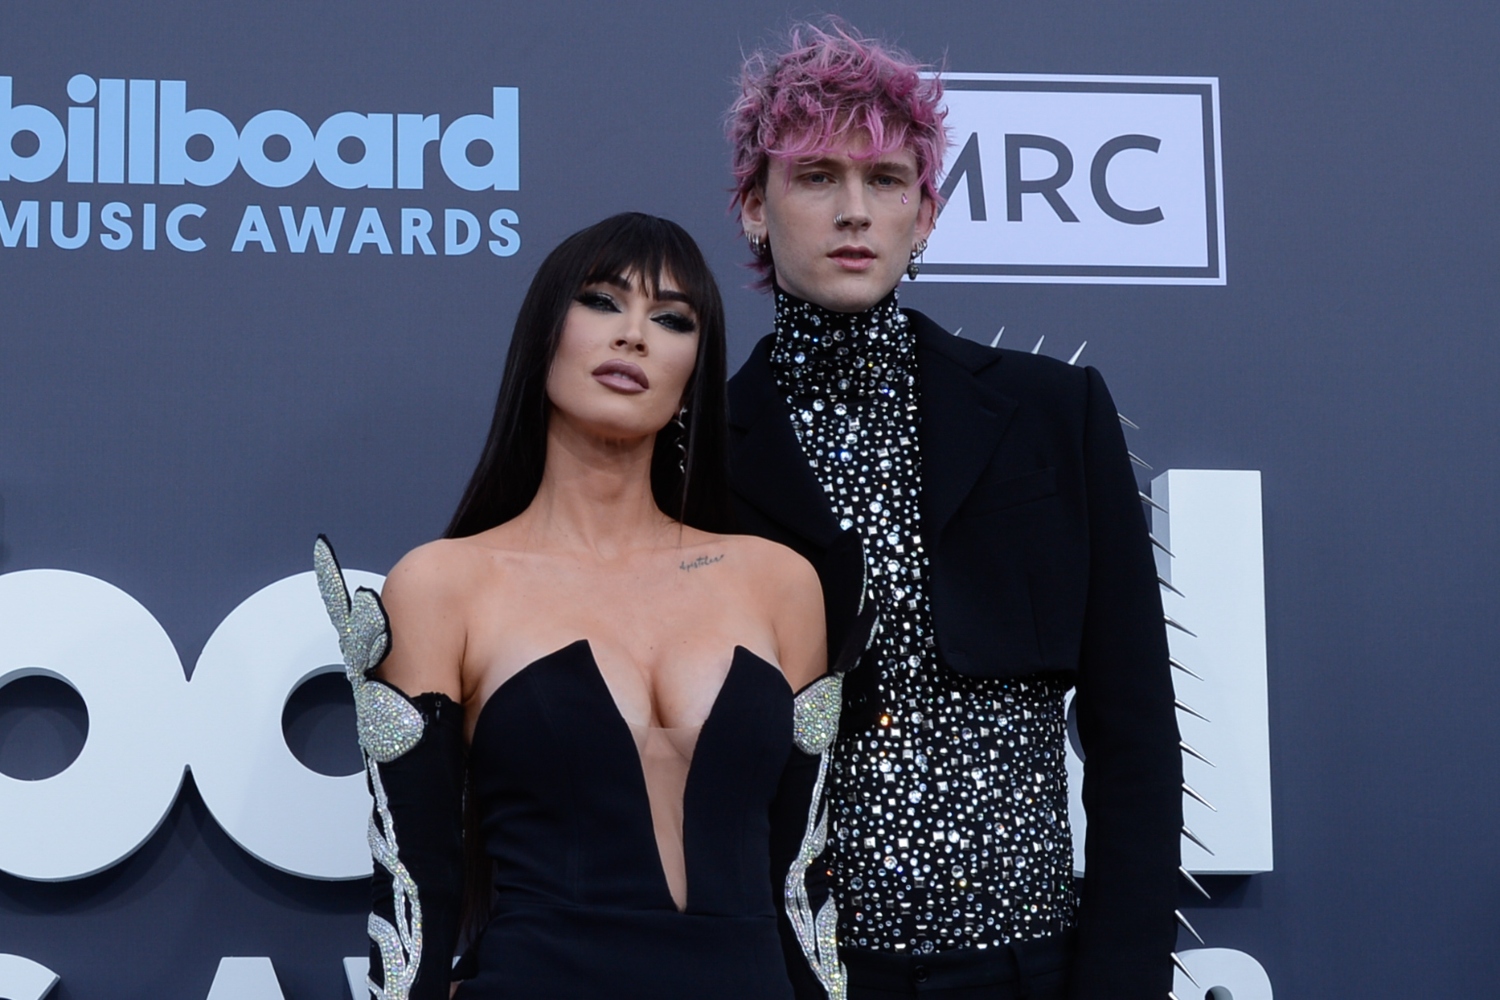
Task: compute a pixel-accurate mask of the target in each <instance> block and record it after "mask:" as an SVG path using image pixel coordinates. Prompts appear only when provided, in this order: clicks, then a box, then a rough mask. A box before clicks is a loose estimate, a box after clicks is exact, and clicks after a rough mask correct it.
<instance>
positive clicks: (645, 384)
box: [592, 358, 651, 393]
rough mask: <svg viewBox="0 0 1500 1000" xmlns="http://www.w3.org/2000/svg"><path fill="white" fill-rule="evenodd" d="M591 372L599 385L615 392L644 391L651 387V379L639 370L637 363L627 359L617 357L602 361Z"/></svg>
mask: <svg viewBox="0 0 1500 1000" xmlns="http://www.w3.org/2000/svg"><path fill="white" fill-rule="evenodd" d="M592 374H593V376H594V379H595V381H597V382H598V383H599V384H600V385H604V386H608V387H609V388H611V389H614V390H615V391H616V392H625V393H636V392H645V391H646V390H647V389H649V388H651V380H650V379H648V378H647V377H646V373H645V372H643V371H641V369H640V366H639V365H633V364H631V363H630V362H629V361H621V360H619V359H618V358H615V359H612V360H609V361H606V362H604V364H602V365H600V366H599V367H598V368H595V369H594V370H593V372H592Z"/></svg>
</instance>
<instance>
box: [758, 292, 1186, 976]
mask: <svg viewBox="0 0 1500 1000" xmlns="http://www.w3.org/2000/svg"><path fill="white" fill-rule="evenodd" d="M906 314H907V316H908V317H909V318H910V320H911V322H912V324H913V327H914V329H915V332H916V340H917V364H918V370H919V373H920V392H921V395H920V402H919V406H920V409H919V414H920V417H921V425H920V432H919V440H920V445H921V450H922V498H921V513H922V535H923V540H924V542H925V543H926V548H927V552H928V555H929V558H930V560H931V579H930V584H929V586H930V590H931V600H932V613H933V618H934V623H935V626H936V630H937V640H938V641H937V657H938V662H939V663H940V664H941V665H942V666H944V667H947V668H949V669H952V670H954V671H956V672H958V673H960V674H966V675H969V676H975V677H1024V676H1027V675H1032V674H1037V673H1042V672H1055V673H1059V674H1062V675H1065V676H1066V677H1067V678H1069V679H1070V680H1071V682H1072V683H1074V684H1075V685H1076V686H1077V692H1078V693H1077V696H1076V702H1075V708H1076V712H1077V724H1078V736H1079V742H1080V744H1081V746H1082V750H1083V754H1084V757H1085V760H1084V780H1083V802H1084V807H1085V809H1086V810H1087V814H1088V835H1087V839H1086V843H1085V847H1084V853H1085V864H1086V867H1087V877H1086V878H1085V880H1084V885H1083V893H1082V897H1081V900H1080V907H1079V924H1078V949H1077V952H1076V958H1075V960H1074V962H1073V966H1072V969H1071V972H1070V979H1069V994H1068V995H1069V997H1070V998H1073V1000H1085V998H1088V1000H1095V998H1097V1000H1136V998H1140V1000H1162V998H1163V997H1165V996H1166V994H1167V992H1168V990H1170V989H1171V986H1172V966H1171V960H1170V958H1169V953H1170V952H1171V950H1172V947H1173V944H1174V942H1175V940H1176V924H1175V920H1174V917H1173V915H1172V911H1173V909H1174V908H1175V906H1176V899H1177V881H1176V880H1177V866H1178V863H1179V857H1180V851H1181V849H1180V843H1179V836H1180V833H1179V831H1180V827H1181V825H1182V790H1181V783H1182V758H1181V754H1180V752H1179V749H1178V745H1177V741H1178V735H1177V719H1176V715H1175V710H1174V708H1173V689H1172V679H1171V671H1170V667H1169V666H1168V663H1167V641H1166V635H1165V630H1164V627H1163V619H1162V607H1161V592H1160V590H1159V589H1158V585H1157V582H1156V567H1155V563H1154V561H1153V558H1152V554H1151V543H1150V540H1149V538H1148V537H1147V528H1146V522H1145V516H1144V513H1143V510H1142V507H1141V503H1140V499H1139V497H1138V495H1137V488H1136V483H1135V475H1134V473H1133V472H1132V470H1131V468H1130V461H1129V459H1128V457H1127V454H1126V450H1125V439H1124V435H1123V433H1122V432H1121V429H1120V422H1119V418H1118V415H1117V413H1116V411H1115V407H1114V403H1113V401H1112V400H1111V399H1110V396H1109V391H1108V390H1107V389H1106V388H1105V387H1104V381H1103V379H1101V378H1100V376H1099V373H1098V372H1096V371H1095V370H1094V369H1092V368H1074V367H1071V366H1069V365H1066V364H1063V363H1061V362H1059V361H1056V360H1054V359H1051V358H1045V357H1040V356H1034V355H1030V354H1023V353H1020V352H1016V351H1008V350H995V349H991V348H987V347H983V346H981V345H979V344H975V343H973V342H971V341H967V340H963V339H961V338H958V337H954V336H951V335H949V334H948V333H947V332H946V331H944V330H943V329H942V328H941V327H939V326H938V325H937V324H936V323H934V322H932V320H930V319H928V318H927V317H926V316H923V315H922V314H921V313H919V312H915V311H913V310H906ZM770 342H771V338H770V337H766V338H765V339H764V340H762V341H761V342H760V343H759V344H757V345H756V347H755V350H754V352H753V353H752V354H751V356H750V359H749V360H748V361H747V362H746V363H745V365H744V367H743V368H741V369H740V371H739V373H738V374H736V375H735V377H734V378H733V379H731V380H730V384H729V406H730V421H729V422H730V439H729V440H730V444H729V454H730V479H731V484H732V486H733V489H734V492H735V500H736V514H737V516H738V518H739V527H740V530H742V531H746V532H749V533H753V534H757V535H761V536H763V537H766V538H770V539H772V540H774V541H777V542H781V543H782V544H785V545H787V546H790V547H791V548H793V549H795V550H796V551H797V552H799V553H801V554H802V555H803V556H804V557H806V558H807V559H808V560H809V561H810V562H811V563H812V564H813V566H814V567H815V568H816V569H817V571H818V575H819V577H820V578H821V580H822V583H823V589H824V595H825V601H826V606H827V614H828V628H829V635H828V642H829V648H830V649H839V648H841V646H842V645H843V640H844V637H845V636H846V634H847V633H848V631H849V629H850V626H851V624H852V622H853V619H854V614H855V611H856V609H857V608H858V606H859V596H860V591H861V590H862V588H863V581H864V561H863V556H862V551H861V548H860V544H859V540H858V538H857V536H856V535H855V534H854V533H853V532H852V531H849V532H846V531H841V530H840V529H839V526H838V523H837V522H836V521H835V520H834V517H833V514H832V512H831V510H830V507H829V503H828V499H827V496H826V495H825V494H824V492H823V489H822V487H821V486H820V485H819V484H818V481H817V478H816V476H815V474H814V472H813V470H812V469H811V467H810V466H809V465H808V461H807V458H806V456H805V455H804V454H803V452H802V448H801V446H800V444H799V443H798V442H797V439H796V436H795V434H794V433H793V430H792V425H791V420H790V415H789V413H788V411H787V406H786V401H785V399H784V397H783V396H782V394H781V392H780V391H779V390H778V389H777V387H776V384H775V380H774V378H773V376H772V372H771V365H770ZM875 680H876V671H875V670H873V669H868V668H867V669H862V670H856V671H854V673H853V674H851V675H850V679H849V681H848V682H847V683H846V691H847V692H848V695H847V698H846V704H845V725H846V727H848V728H852V727H862V726H864V725H867V724H868V723H869V721H870V714H871V713H872V712H873V711H875V710H877V709H878V706H877V705H876V704H875V702H874V698H873V693H874V689H875Z"/></svg>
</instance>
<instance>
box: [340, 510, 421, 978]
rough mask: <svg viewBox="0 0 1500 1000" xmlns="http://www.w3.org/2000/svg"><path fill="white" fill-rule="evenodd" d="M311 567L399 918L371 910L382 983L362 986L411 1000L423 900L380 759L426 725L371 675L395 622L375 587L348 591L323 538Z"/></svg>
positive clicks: (410, 743) (377, 852)
mask: <svg viewBox="0 0 1500 1000" xmlns="http://www.w3.org/2000/svg"><path fill="white" fill-rule="evenodd" d="M313 572H314V574H315V576H316V577H317V580H318V591H319V593H321V594H322V595H323V605H324V607H326V608H327V609H328V620H329V621H331V622H332V623H333V627H334V629H336V630H337V631H338V635H339V651H340V652H341V653H342V654H343V656H344V673H345V674H346V675H347V676H348V678H349V684H350V686H351V687H353V688H354V712H355V719H356V723H357V725H358V728H359V745H360V749H361V750H362V751H363V752H364V758H365V772H366V773H367V774H368V775H369V778H370V789H371V791H372V792H373V793H374V796H375V810H374V812H373V813H371V815H370V827H369V841H370V856H371V857H372V858H374V859H375V861H376V863H377V864H379V865H380V867H382V868H384V869H385V870H386V872H388V873H389V874H390V877H391V895H392V900H393V903H394V910H395V914H394V915H395V918H396V921H395V923H394V924H392V923H391V922H390V921H388V920H386V919H385V918H384V917H381V916H379V915H377V914H374V913H371V914H370V918H369V920H368V921H367V923H366V927H367V930H368V932H369V935H370V940H372V941H374V942H375V946H376V947H377V948H378V949H379V950H380V965H381V969H382V972H383V975H382V977H381V978H383V979H384V980H385V985H384V986H379V985H376V983H375V982H374V980H373V979H369V978H366V980H365V985H366V986H367V987H368V988H369V990H370V992H371V993H372V994H373V995H374V996H375V997H376V1000H407V997H408V996H410V994H411V988H412V984H413V983H414V982H415V981H416V978H417V970H418V969H419V968H421V965H422V903H421V900H420V899H419V898H418V896H417V883H416V880H415V879H414V878H412V876H411V872H410V871H408V870H407V868H406V865H404V864H402V863H401V855H400V850H399V848H398V845H397V843H396V821H395V820H394V819H393V818H392V817H391V807H390V801H389V799H387V797H386V793H385V783H384V782H383V781H381V779H380V767H379V765H380V764H389V763H390V762H391V761H393V760H396V759H397V758H398V757H400V756H401V755H402V754H404V753H406V752H407V751H409V750H410V749H411V748H412V747H414V746H416V745H417V744H418V743H420V742H421V740H422V733H423V730H424V729H425V728H426V723H425V722H424V721H423V719H422V713H421V712H420V711H418V710H417V707H416V706H415V705H413V704H412V703H411V701H410V700H409V699H408V698H407V697H406V696H405V695H403V694H402V693H401V692H400V691H397V690H396V689H395V688H393V687H391V686H390V685H388V684H383V683H381V682H379V681H372V680H369V679H368V677H367V676H366V675H367V674H368V673H369V672H370V671H371V670H374V669H375V668H376V667H378V666H379V665H380V661H381V660H383V659H385V654H386V650H388V649H389V648H390V642H391V629H390V622H389V620H388V619H387V618H386V616H385V609H384V608H382V607H381V606H380V600H379V598H378V597H377V596H376V595H375V592H374V591H373V590H370V589H369V588H367V587H360V588H359V589H358V590H357V591H355V593H354V596H353V597H352V598H351V597H350V596H349V588H348V586H347V585H346V584H345V582H344V574H343V572H342V571H341V570H340V569H339V563H338V559H337V557H335V556H334V554H333V548H332V547H331V546H330V545H329V544H328V541H327V540H326V539H324V538H319V539H318V541H317V542H316V544H314V546H313Z"/></svg>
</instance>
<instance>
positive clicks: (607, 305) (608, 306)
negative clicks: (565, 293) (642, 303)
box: [577, 291, 620, 312]
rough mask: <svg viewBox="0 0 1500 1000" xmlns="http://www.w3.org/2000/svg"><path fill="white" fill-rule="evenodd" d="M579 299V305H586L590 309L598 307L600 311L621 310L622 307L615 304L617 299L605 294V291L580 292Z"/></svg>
mask: <svg viewBox="0 0 1500 1000" xmlns="http://www.w3.org/2000/svg"><path fill="white" fill-rule="evenodd" d="M577 301H578V303H579V305H582V306H585V307H587V308H589V309H597V310H598V311H599V312H619V311H620V307H619V306H617V305H616V304H615V300H614V299H612V298H610V297H609V296H608V295H605V294H604V293H603V292H591V291H584V292H579V293H578V299H577Z"/></svg>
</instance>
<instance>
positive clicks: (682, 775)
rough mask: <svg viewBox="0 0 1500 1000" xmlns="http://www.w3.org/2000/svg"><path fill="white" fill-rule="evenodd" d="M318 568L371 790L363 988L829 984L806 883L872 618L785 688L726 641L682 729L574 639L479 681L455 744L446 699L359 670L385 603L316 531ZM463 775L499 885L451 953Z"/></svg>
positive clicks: (611, 994)
mask: <svg viewBox="0 0 1500 1000" xmlns="http://www.w3.org/2000/svg"><path fill="white" fill-rule="evenodd" d="M315 566H316V568H317V572H318V582H319V586H320V589H321V590H322V593H323V597H324V601H325V603H326V604H327V606H328V611H329V615H330V618H331V619H332V620H333V623H334V626H335V627H336V628H337V629H338V631H339V636H340V639H339V641H340V646H341V648H342V651H343V653H344V658H345V663H346V666H347V668H348V671H347V672H348V675H349V679H350V681H351V683H352V684H353V686H354V699H355V708H356V715H357V718H358V723H359V731H360V732H359V735H360V746H361V748H362V749H363V751H364V755H365V760H366V773H367V776H368V778H369V782H370V790H371V794H372V796H373V798H374V810H373V812H372V816H371V819H370V831H369V832H370V845H371V853H372V855H373V857H374V859H375V874H374V877H373V879H372V886H373V896H374V899H373V907H372V913H371V914H370V917H369V921H368V929H369V935H370V938H371V940H372V942H373V947H372V948H371V962H370V976H369V983H368V985H369V988H370V992H371V994H372V995H373V996H374V997H376V998H377V1000H387V998H388V1000H446V998H447V997H448V995H449V989H450V984H451V982H452V981H453V980H455V979H457V980H459V981H460V985H459V986H458V990H457V993H456V994H455V996H456V997H457V998H458V1000H501V998H505V1000H513V998H526V1000H538V998H553V997H556V998H594V997H598V998H606V997H607V998H611V1000H626V998H642V1000H645V998H651V1000H703V998H710V1000H792V998H794V997H795V998H797V1000H808V998H814V997H816V998H822V997H824V996H828V997H832V998H834V1000H840V998H842V996H843V995H844V985H845V984H844V974H843V969H842V967H841V966H840V965H839V963H838V959H837V942H836V940H835V938H834V935H835V930H836V926H837V916H836V914H835V913H834V910H833V903H832V901H831V900H829V899H827V898H826V896H827V893H826V890H825V889H824V888H823V886H822V882H821V881H820V880H819V879H817V878H814V879H812V880H811V881H812V888H811V891H810V890H809V879H808V877H807V876H808V873H809V868H810V867H813V861H814V860H815V859H816V858H817V857H818V855H819V854H820V853H821V852H822V850H823V848H824V844H825V839H824V838H825V834H826V808H825V803H824V802H823V801H822V798H823V796H822V791H823V788H824V787H825V782H826V776H827V772H828V760H829V756H828V750H829V748H830V747H831V746H832V744H833V741H834V738H835V736H836V734H837V730H838V720H839V705H840V701H841V696H842V679H843V674H844V672H845V671H846V670H847V669H848V668H849V667H851V666H853V665H854V664H855V663H856V662H858V660H859V657H860V655H861V654H862V653H863V652H864V648H865V645H867V643H868V629H869V628H870V627H871V626H873V621H874V618H873V615H870V616H868V617H867V618H865V619H864V620H863V622H862V624H863V626H864V631H863V633H862V634H863V635H864V636H865V637H866V638H865V641H864V642H861V643H859V644H857V645H856V644H854V643H851V644H849V645H848V646H847V647H846V649H845V650H844V651H843V652H842V653H841V655H840V657H839V660H838V662H837V663H836V664H835V665H834V667H833V669H831V670H830V671H829V672H828V673H827V674H825V675H824V676H822V677H820V678H819V679H817V680H816V681H814V682H813V683H811V684H809V685H808V686H807V687H805V688H803V689H802V691H800V692H797V693H796V694H795V695H794V694H793V692H792V690H791V688H790V687H789V685H788V684H787V681H786V678H785V676H784V675H783V674H782V672H781V671H780V670H779V669H778V668H777V667H775V666H774V665H772V664H770V663H768V662H766V661H765V660H763V659H761V658H760V657H758V656H756V655H755V654H753V653H751V652H750V651H749V650H747V649H745V648H743V647H735V649H734V652H733V657H732V660H731V663H730V668H729V672H728V674H727V675H726V677H725V679H724V682H723V685H722V687H721V688H720V690H719V693H718V695H717V698H716V700H715V702H714V705H713V708H712V710H711V712H710V713H709V716H708V718H707V719H706V720H705V721H704V723H703V725H702V726H701V727H699V728H698V729H697V730H696V731H693V732H687V731H683V730H649V731H648V730H645V729H642V728H639V727H633V726H631V725H630V724H628V723H627V722H626V721H625V719H624V717H622V716H621V715H620V712H619V710H618V708H617V707H616V705H615V702H614V699H613V697H612V695H611V694H610V691H609V688H608V686H607V685H606V683H605V681H604V677H603V675H602V674H601V673H600V671H599V666H598V664H597V662H596V661H595V659H594V655H593V651H592V649H591V648H590V646H589V644H588V642H587V641H586V640H579V641H577V642H574V643H572V644H571V645H568V646H565V647H563V648H562V649H559V650H556V651H555V652H552V653H549V654H547V655H546V656H543V657H542V658H540V659H538V660H536V661H535V662H533V663H531V664H530V665H528V666H527V667H525V668H524V669H523V670H521V671H520V672H519V673H517V674H515V675H514V676H512V677H511V678H510V679H508V680H507V681H505V682H504V683H503V684H502V685H501V686H500V687H499V688H498V689H497V690H496V691H495V692H494V693H493V694H492V695H490V697H489V700H488V701H487V702H486V703H485V704H484V706H483V707H482V709H481V710H480V713H479V717H478V719H477V721H476V724H475V729H474V733H473V736H472V740H471V743H470V745H469V747H468V748H467V750H466V748H465V746H464V739H463V712H462V709H461V707H460V706H459V705H457V704H456V703H454V702H453V701H452V700H451V699H449V698H448V697H446V696H444V695H439V694H423V695H419V696H417V697H416V698H408V697H406V696H405V695H404V694H402V693H401V692H400V691H398V690H396V689H395V688H393V687H391V686H390V685H387V684H385V683H383V682H381V681H379V680H375V679H369V678H367V677H366V676H365V675H366V673H367V672H368V671H370V670H372V669H374V667H375V666H378V665H379V663H380V660H381V659H383V657H384V655H385V652H386V650H387V649H388V648H389V641H390V638H389V627H388V624H387V622H386V618H385V613H384V610H383V609H382V608H381V607H380V602H379V598H378V596H377V595H376V594H375V593H374V592H373V591H370V590H367V589H364V588H361V589H360V590H359V591H358V592H357V593H356V594H355V595H354V597H353V598H352V600H351V598H350V597H349V596H348V593H347V591H346V590H345V587H344V583H343V578H342V574H341V573H340V571H339V569H338V564H337V561H336V560H335V558H334V556H333V552H332V549H331V548H329V547H328V545H327V542H326V540H324V539H321V538H320V539H319V542H318V546H317V548H316V549H315ZM674 768H675V784H674V777H673V774H672V772H673V771H674ZM465 775H467V782H466V780H465ZM466 784H467V789H468V791H467V794H468V795H469V796H471V797H472V811H473V813H474V814H476V815H477V818H478V823H479V831H480V838H479V840H480V842H481V843H482V845H483V848H484V852H485V854H486V855H487V856H488V862H489V865H490V867H491V870H492V873H493V888H494V892H493V895H492V902H491V906H490V916H489V920H488V922H487V923H486V924H485V925H484V926H483V927H482V928H481V929H480V930H479V931H478V933H477V934H476V935H475V937H474V939H473V941H472V942H471V943H470V944H469V946H468V947H467V949H466V952H465V955H464V958H463V960H462V961H461V962H460V963H459V964H458V967H457V968H454V963H453V955H454V951H455V945H456V942H457V938H458V914H459V904H460V898H461V896H462V890H463V886H462V883H463V873H464V864H463V857H462V855H463V850H462V837H461V829H462V813H463V797H464V795H465V794H466V793H465V785H466Z"/></svg>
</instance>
